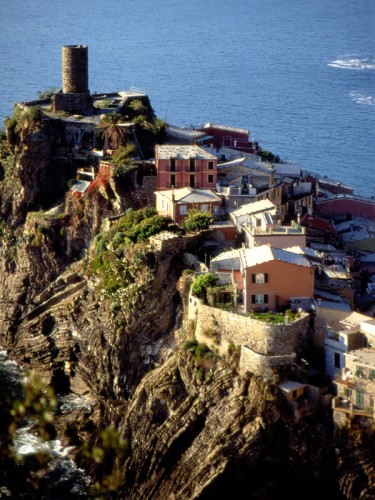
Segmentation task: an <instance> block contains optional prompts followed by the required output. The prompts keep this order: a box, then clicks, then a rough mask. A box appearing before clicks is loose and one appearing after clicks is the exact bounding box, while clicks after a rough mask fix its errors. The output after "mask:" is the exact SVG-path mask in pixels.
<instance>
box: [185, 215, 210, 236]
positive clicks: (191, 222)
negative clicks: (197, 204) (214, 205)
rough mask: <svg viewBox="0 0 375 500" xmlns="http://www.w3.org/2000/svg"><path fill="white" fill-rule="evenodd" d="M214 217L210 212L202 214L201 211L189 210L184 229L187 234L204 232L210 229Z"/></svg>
mask: <svg viewBox="0 0 375 500" xmlns="http://www.w3.org/2000/svg"><path fill="white" fill-rule="evenodd" d="M212 220H213V217H212V215H211V213H209V212H200V211H199V210H189V212H188V213H187V216H186V217H185V219H184V221H183V227H184V229H185V231H186V232H188V233H190V232H193V231H202V230H204V229H208V228H209V226H210V224H211V222H212Z"/></svg>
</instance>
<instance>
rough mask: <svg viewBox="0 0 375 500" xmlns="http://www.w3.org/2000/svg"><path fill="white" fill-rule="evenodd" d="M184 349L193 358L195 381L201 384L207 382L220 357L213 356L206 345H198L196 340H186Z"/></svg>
mask: <svg viewBox="0 0 375 500" xmlns="http://www.w3.org/2000/svg"><path fill="white" fill-rule="evenodd" d="M184 349H186V350H187V351H189V352H190V353H191V355H192V356H193V366H194V367H195V368H196V373H195V376H196V381H197V382H198V383H203V382H205V381H207V380H209V378H210V375H211V371H212V370H213V369H214V368H215V366H216V364H217V362H218V361H219V360H220V357H219V356H218V355H217V354H215V353H214V352H213V351H211V349H210V348H209V347H208V346H207V345H206V344H201V343H199V342H198V341H197V340H196V339H193V340H188V341H187V342H185V344H184Z"/></svg>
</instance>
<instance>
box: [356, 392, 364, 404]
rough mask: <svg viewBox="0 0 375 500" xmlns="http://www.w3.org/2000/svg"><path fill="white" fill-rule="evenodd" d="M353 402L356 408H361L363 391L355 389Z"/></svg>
mask: <svg viewBox="0 0 375 500" xmlns="http://www.w3.org/2000/svg"><path fill="white" fill-rule="evenodd" d="M355 404H356V406H358V408H363V406H364V397H363V392H360V391H356V393H355Z"/></svg>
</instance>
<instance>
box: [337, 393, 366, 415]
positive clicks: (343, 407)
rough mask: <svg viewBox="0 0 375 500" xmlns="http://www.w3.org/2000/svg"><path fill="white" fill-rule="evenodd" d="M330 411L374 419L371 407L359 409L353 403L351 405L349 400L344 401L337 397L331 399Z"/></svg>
mask: <svg viewBox="0 0 375 500" xmlns="http://www.w3.org/2000/svg"><path fill="white" fill-rule="evenodd" d="M332 409H333V410H337V411H341V412H344V413H348V415H358V416H360V417H369V418H375V411H374V408H371V407H365V408H359V407H358V406H356V405H355V404H354V403H352V401H351V400H350V398H348V399H345V398H342V397H341V396H337V397H335V398H333V399H332Z"/></svg>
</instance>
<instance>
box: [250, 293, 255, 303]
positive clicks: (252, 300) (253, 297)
mask: <svg viewBox="0 0 375 500" xmlns="http://www.w3.org/2000/svg"><path fill="white" fill-rule="evenodd" d="M251 303H252V304H255V295H252V296H251Z"/></svg>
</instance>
